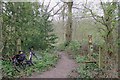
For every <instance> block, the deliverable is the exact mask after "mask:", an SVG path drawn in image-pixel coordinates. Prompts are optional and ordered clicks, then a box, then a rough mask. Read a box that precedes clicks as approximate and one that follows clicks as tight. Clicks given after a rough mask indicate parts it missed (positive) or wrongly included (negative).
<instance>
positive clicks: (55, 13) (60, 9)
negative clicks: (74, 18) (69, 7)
mask: <svg viewBox="0 0 120 80" xmlns="http://www.w3.org/2000/svg"><path fill="white" fill-rule="evenodd" d="M64 6H65V5H63V6H61V7H60V8H59V9H58V10H57V11H56V12H55V13H54V14H53V15H51V16H54V15H56V14H57V13H58V12H59V11H60V10H61V9H62V8H63V7H64Z"/></svg>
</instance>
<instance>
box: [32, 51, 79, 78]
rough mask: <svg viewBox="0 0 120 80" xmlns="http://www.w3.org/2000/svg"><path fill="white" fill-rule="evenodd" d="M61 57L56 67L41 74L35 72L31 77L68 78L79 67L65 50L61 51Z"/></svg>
mask: <svg viewBox="0 0 120 80" xmlns="http://www.w3.org/2000/svg"><path fill="white" fill-rule="evenodd" d="M59 55H60V59H59V61H58V63H57V64H56V66H55V68H52V69H50V70H48V71H46V72H43V73H41V74H34V75H32V76H31V77H30V78H67V77H68V75H69V74H70V73H71V72H72V71H73V70H74V69H75V68H76V67H77V64H76V62H75V61H74V60H73V59H70V58H69V55H68V54H66V53H65V52H59Z"/></svg>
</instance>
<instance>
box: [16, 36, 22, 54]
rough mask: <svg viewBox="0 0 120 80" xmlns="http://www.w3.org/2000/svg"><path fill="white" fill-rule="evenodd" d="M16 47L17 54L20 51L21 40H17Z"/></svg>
mask: <svg viewBox="0 0 120 80" xmlns="http://www.w3.org/2000/svg"><path fill="white" fill-rule="evenodd" d="M16 47H17V53H18V52H19V51H20V50H21V39H20V38H18V39H17V45H16Z"/></svg>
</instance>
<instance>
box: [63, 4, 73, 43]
mask: <svg viewBox="0 0 120 80" xmlns="http://www.w3.org/2000/svg"><path fill="white" fill-rule="evenodd" d="M67 5H68V19H67V26H66V35H65V36H66V43H67V45H69V43H70V42H71V40H72V5H73V2H67Z"/></svg>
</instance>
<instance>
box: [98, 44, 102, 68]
mask: <svg viewBox="0 0 120 80" xmlns="http://www.w3.org/2000/svg"><path fill="white" fill-rule="evenodd" d="M98 62H99V68H101V49H100V46H99V61H98Z"/></svg>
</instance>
